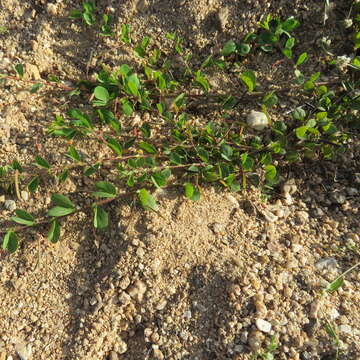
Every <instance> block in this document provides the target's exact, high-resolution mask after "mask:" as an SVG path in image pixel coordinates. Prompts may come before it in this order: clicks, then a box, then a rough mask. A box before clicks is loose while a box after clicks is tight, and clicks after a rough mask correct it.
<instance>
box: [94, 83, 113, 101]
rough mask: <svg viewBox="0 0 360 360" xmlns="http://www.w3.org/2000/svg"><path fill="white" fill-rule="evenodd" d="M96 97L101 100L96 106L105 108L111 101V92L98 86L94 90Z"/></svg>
mask: <svg viewBox="0 0 360 360" xmlns="http://www.w3.org/2000/svg"><path fill="white" fill-rule="evenodd" d="M94 96H95V97H96V99H98V100H99V101H97V102H96V105H100V106H105V105H106V104H107V103H108V102H109V100H110V95H109V92H108V91H107V89H106V88H104V87H102V86H97V87H96V88H95V89H94ZM94 103H95V102H94Z"/></svg>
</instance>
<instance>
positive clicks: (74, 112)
mask: <svg viewBox="0 0 360 360" xmlns="http://www.w3.org/2000/svg"><path fill="white" fill-rule="evenodd" d="M67 114H68V116H69V117H70V118H71V119H76V120H78V121H75V120H73V122H74V123H75V124H76V125H77V126H84V127H86V128H87V129H92V127H93V126H92V124H91V121H90V118H89V117H88V116H87V115H86V114H84V113H83V112H82V111H80V110H78V109H70V110H69V111H68V112H67Z"/></svg>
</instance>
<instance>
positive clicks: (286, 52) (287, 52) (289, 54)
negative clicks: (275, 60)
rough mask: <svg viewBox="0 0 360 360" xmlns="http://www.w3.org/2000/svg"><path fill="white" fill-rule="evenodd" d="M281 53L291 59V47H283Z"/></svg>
mask: <svg viewBox="0 0 360 360" xmlns="http://www.w3.org/2000/svg"><path fill="white" fill-rule="evenodd" d="M282 53H283V54H284V55H285V56H286V57H287V58H288V59H291V58H292V56H293V53H292V50H291V49H283V50H282Z"/></svg>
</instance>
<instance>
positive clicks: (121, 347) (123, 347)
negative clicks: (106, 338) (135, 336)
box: [117, 339, 127, 354]
mask: <svg viewBox="0 0 360 360" xmlns="http://www.w3.org/2000/svg"><path fill="white" fill-rule="evenodd" d="M117 349H118V350H117V351H118V353H119V354H124V353H126V351H127V344H126V342H125V341H124V340H121V339H120V340H119V341H118V343H117Z"/></svg>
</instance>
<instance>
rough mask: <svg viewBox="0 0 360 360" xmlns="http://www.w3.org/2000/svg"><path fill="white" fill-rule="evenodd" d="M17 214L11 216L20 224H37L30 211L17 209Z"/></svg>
mask: <svg viewBox="0 0 360 360" xmlns="http://www.w3.org/2000/svg"><path fill="white" fill-rule="evenodd" d="M15 214H16V215H17V216H12V217H11V220H12V221H15V222H16V223H18V224H22V225H28V226H33V225H34V224H35V219H34V217H33V216H32V215H31V214H29V213H28V212H26V211H24V210H21V209H16V210H15Z"/></svg>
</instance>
